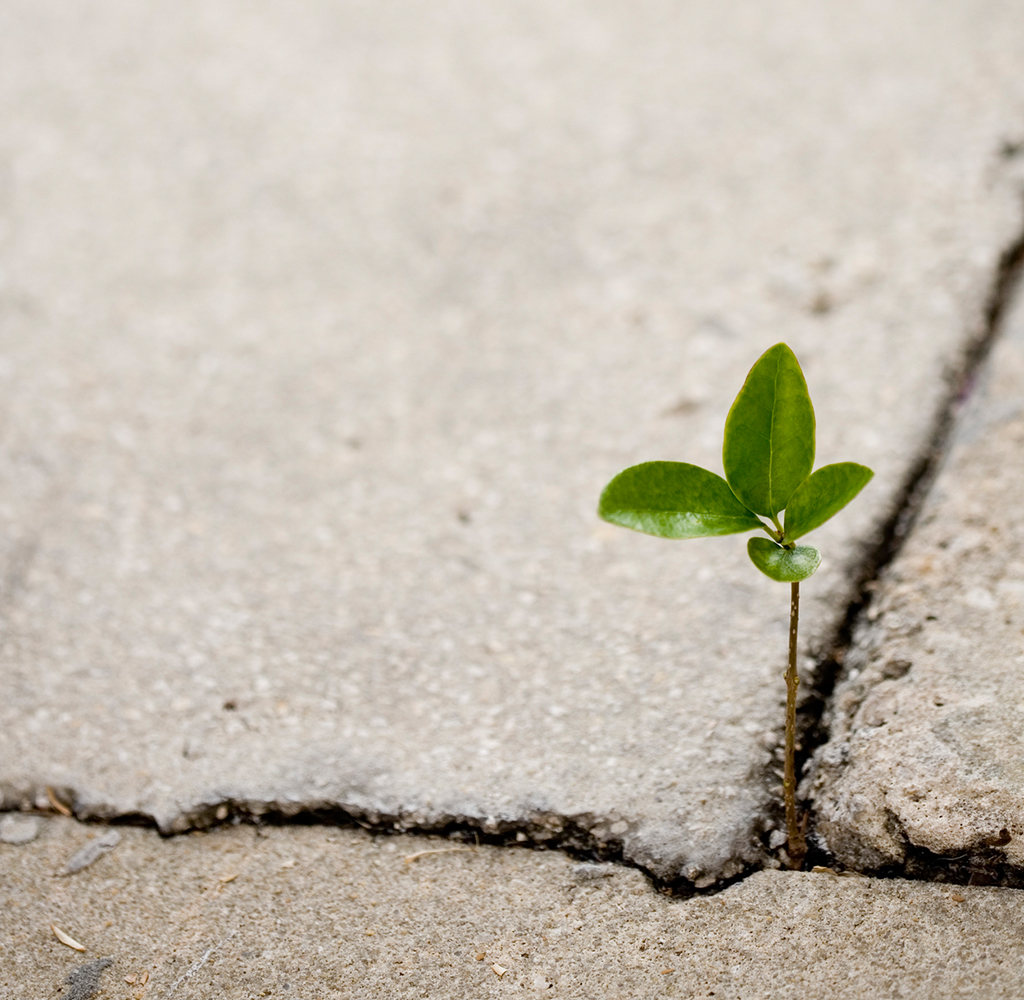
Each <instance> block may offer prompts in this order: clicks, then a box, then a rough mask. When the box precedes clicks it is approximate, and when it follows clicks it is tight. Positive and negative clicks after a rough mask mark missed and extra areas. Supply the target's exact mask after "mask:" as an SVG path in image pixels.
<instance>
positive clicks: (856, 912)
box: [0, 819, 1024, 1000]
mask: <svg viewBox="0 0 1024 1000" xmlns="http://www.w3.org/2000/svg"><path fill="white" fill-rule="evenodd" d="M121 832H122V834H123V840H122V842H121V844H120V845H119V846H118V847H117V849H116V850H115V851H113V852H111V853H110V854H107V855H104V856H103V858H102V859H101V860H99V861H97V862H96V864H95V865H93V866H91V867H90V868H88V869H86V870H84V871H82V872H80V873H79V874H77V875H74V876H70V877H67V878H58V877H54V875H55V873H56V872H58V871H60V870H61V869H62V868H63V866H64V864H65V862H66V860H67V858H68V857H69V856H70V855H71V854H72V853H74V852H75V851H77V850H79V849H80V848H81V846H82V845H83V843H86V842H88V838H89V837H90V836H98V835H99V834H100V833H102V831H101V830H95V829H90V828H88V827H83V826H81V825H79V824H76V823H74V822H73V821H71V820H61V819H56V820H48V821H47V823H46V827H45V829H44V831H43V833H42V834H41V836H40V838H39V839H38V840H37V841H35V842H34V843H32V844H29V845H25V846H23V847H9V846H6V845H0V870H2V871H3V873H4V878H3V883H2V885H3V887H2V889H0V956H2V958H3V961H2V962H0V988H2V989H3V990H4V991H5V994H6V995H10V996H49V995H51V994H52V993H53V990H54V988H55V987H58V986H60V984H61V983H62V982H63V981H64V980H65V977H66V976H67V975H68V974H69V973H71V972H72V971H73V970H75V969H77V968H81V967H83V966H89V963H94V962H96V961H97V959H102V958H109V959H112V962H111V964H110V965H109V966H108V967H107V968H106V969H103V970H100V978H99V983H100V986H101V987H103V992H101V993H100V994H98V995H99V996H121V997H133V998H135V1000H142V998H148V1000H156V998H161V1000H162V998H164V997H168V998H170V997H173V998H175V1000H188V998H192V997H195V998H199V997H209V996H213V995H216V996H219V997H225V998H234V997H238V998H243V997H252V996H282V997H289V996H295V997H303V998H310V1000H319V998H328V997H352V998H357V997H358V998H362V997H367V998H369V997H383V996H388V997H401V998H404V997H425V996H432V997H436V996H443V997H452V998H461V997H466V998H473V1000H480V998H483V997H504V996H508V995H511V994H515V995H517V996H519V995H524V994H525V995H548V996H558V997H573V998H577V997H578V998H584V997H586V998H590V997H615V998H623V1000H626V998H633V997H636V998H647V997H661V996H667V997H671V996H677V997H694V996H715V997H723V998H726V1000H732V998H736V1000H738V998H743V997H750V996H757V997H763V998H765V1000H770V998H775V997H780V998H781V997H789V996H792V995H793V991H794V990H801V989H803V990H806V991H808V992H809V994H811V995H814V996H818V997H828V998H829V1000H840V998H858V1000H867V998H874V997H880V996H899V997H906V998H922V1000H925V998H927V1000H933V998H946V997H950V998H951V997H964V998H966V997H972V998H975V997H977V998H980V1000H995V998H1001V997H1006V998H1011V997H1017V996H1020V992H1021V990H1022V989H1024V943H1022V941H1021V937H1020V935H1019V934H1015V933H1013V930H1012V929H1013V928H1015V927H1017V926H1019V925H1020V922H1021V920H1022V919H1024V893H1021V892H1019V891H1016V890H1013V889H1003V890H999V889H991V888H963V887H957V886H939V885H928V884H923V883H913V882H905V881H900V880H896V879H893V880H882V881H876V880H873V879H868V878H863V877H859V878H838V877H835V876H833V875H829V874H811V873H806V874H793V873H783V872H761V873H758V874H756V875H753V876H751V877H750V878H748V879H746V880H745V881H743V882H742V883H738V884H737V885H734V886H732V887H731V888H729V889H727V890H726V891H724V892H722V893H720V894H718V895H715V896H708V897H696V898H693V899H689V900H679V899H670V898H668V897H666V896H663V895H661V894H659V893H657V892H655V891H654V890H653V889H652V888H651V886H650V884H649V883H648V881H647V880H646V879H645V878H644V877H643V875H642V874H641V873H640V872H638V871H637V870H635V869H630V868H623V867H619V866H616V865H593V864H585V863H583V864H581V863H579V862H575V861H573V860H572V859H571V858H569V857H567V856H566V855H564V854H562V853H560V852H557V851H551V852H537V851H525V850H515V849H502V848H494V847H486V846H481V847H477V848H474V847H467V846H466V845H455V844H452V843H451V842H449V841H444V840H439V839H424V838H415V837H408V836H399V837H381V838H376V839H374V838H371V837H370V836H368V835H367V834H364V833H362V832H361V831H360V832H355V831H352V830H345V829H337V828H334V829H331V828H324V827H286V828H270V829H264V830H263V831H262V832H260V833H257V831H255V830H254V829H253V828H251V827H238V828H219V829H216V830H213V831H211V832H209V833H205V834H191V835H186V836H182V837H176V838H173V839H171V840H169V841H162V840H161V839H160V838H159V837H158V836H157V835H156V834H155V833H154V832H153V831H151V830H141V829H122V830H121ZM53 925H55V926H57V927H59V928H60V929H61V931H62V932H63V933H65V934H67V935H70V936H71V937H72V939H73V940H75V941H76V942H77V943H79V944H81V945H83V946H84V947H85V949H86V950H85V951H84V952H81V953H79V952H76V951H74V950H72V949H71V948H69V947H67V946H66V945H64V944H61V943H60V941H59V940H58V939H57V938H56V936H55V934H54V932H53V930H52V929H51V927H52V926H53Z"/></svg>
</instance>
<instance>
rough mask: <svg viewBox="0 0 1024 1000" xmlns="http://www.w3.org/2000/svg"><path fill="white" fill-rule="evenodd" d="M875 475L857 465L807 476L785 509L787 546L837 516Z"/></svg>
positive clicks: (824, 469) (831, 467)
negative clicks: (834, 515)
mask: <svg viewBox="0 0 1024 1000" xmlns="http://www.w3.org/2000/svg"><path fill="white" fill-rule="evenodd" d="M873 475H874V473H873V472H872V471H871V470H870V469H869V468H867V466H864V465H857V463H856V462H837V463H836V464H835V465H823V466H822V467H821V468H820V469H818V471H817V472H815V473H814V474H813V475H812V476H808V478H807V479H805V480H804V481H803V482H802V483H801V484H800V486H799V487H798V488H797V491H796V492H795V493H794V494H793V496H792V497H791V498H790V501H789V506H788V507H787V508H786V531H785V540H786V541H787V542H791V541H793V540H794V539H795V538H799V537H800V536H801V535H806V534H807V532H808V531H813V530H814V529H815V528H817V527H820V526H821V525H823V524H824V523H825V522H826V521H827V520H828V519H829V518H830V517H832V515H833V514H838V513H839V511H841V510H842V509H843V508H844V507H845V506H846V505H847V504H848V503H849V502H850V501H851V500H852V499H853V498H854V497H855V496H856V495H857V494H858V493H860V491H861V490H862V489H864V487H865V486H867V484H868V483H869V482H870V480H871V477H872V476H873Z"/></svg>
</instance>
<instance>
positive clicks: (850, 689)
mask: <svg viewBox="0 0 1024 1000" xmlns="http://www.w3.org/2000/svg"><path fill="white" fill-rule="evenodd" d="M1022 456H1024V300H1022V299H1021V298H1020V297H1019V296H1018V300H1017V302H1016V305H1015V307H1014V308H1013V310H1012V311H1011V313H1010V315H1009V317H1008V321H1007V324H1006V328H1005V330H1004V332H1003V335H1002V337H1001V338H1000V340H999V341H998V343H997V344H996V346H995V349H994V351H993V353H992V356H991V357H990V359H989V361H988V364H987V365H986V367H985V369H984V371H983V373H982V379H981V383H980V384H979V386H978V387H977V388H976V390H975V393H974V395H973V398H972V400H971V403H970V406H969V408H968V409H967V411H966V412H965V413H964V414H963V416H962V418H961V423H960V428H959V433H958V435H957V439H956V440H955V442H954V444H953V448H952V450H951V452H950V455H949V457H948V460H947V463H946V466H945V468H944V469H943V471H942V473H941V475H940V477H939V479H938V480H937V482H936V484H935V487H934V489H933V490H932V492H931V494H930V496H929V499H928V502H927V504H926V506H925V508H924V509H923V510H922V512H921V514H920V517H919V522H918V524H917V526H916V528H915V530H914V531H913V533H912V535H911V537H910V539H909V541H908V543H907V544H906V546H905V547H904V549H903V551H902V552H901V555H900V557H899V559H898V560H897V561H896V562H895V563H894V564H893V565H892V567H891V568H890V571H889V572H888V573H887V574H886V576H885V578H884V579H883V580H882V581H881V586H880V589H879V591H878V592H877V596H876V599H875V601H874V602H873V604H872V606H871V608H870V609H869V611H868V615H867V619H866V620H865V621H863V623H862V627H861V628H860V630H859V634H858V635H857V637H856V641H855V643H854V646H853V648H852V649H851V650H850V653H849V655H848V659H847V667H848V670H847V676H846V678H845V679H844V681H843V682H842V683H841V684H840V686H839V689H838V691H837V693H836V698H835V700H834V703H833V708H832V714H831V718H830V720H829V725H830V731H831V733H832V739H831V741H830V743H829V744H827V745H826V746H825V747H823V748H822V750H821V751H820V753H819V754H818V758H817V768H816V775H815V777H814V779H813V781H814V785H815V791H814V799H815V805H816V809H817V812H818V817H819V819H818V829H819V832H820V834H821V835H822V836H823V838H824V840H825V841H826V842H827V844H828V847H829V849H830V850H832V851H833V852H835V854H836V855H838V856H839V857H840V858H841V859H842V860H843V861H844V862H845V863H846V864H850V865H855V866H857V867H860V868H864V867H879V866H884V865H894V864H895V865H906V864H910V865H912V866H919V867H920V868H921V869H922V870H926V869H927V868H928V867H931V866H937V867H940V868H944V869H949V868H950V867H952V866H957V867H959V868H960V869H961V870H968V871H969V870H972V869H973V870H975V872H976V877H977V878H979V879H983V878H985V877H986V874H988V876H989V877H997V876H998V877H999V878H1006V877H1011V878H1012V879H1015V880H1016V881H1017V882H1020V881H1021V880H1022V875H1021V868H1022V866H1024V772H1022V769H1021V761H1022V760H1024V744H1022V741H1021V717H1022V712H1024V678H1022V676H1021V663H1022V662H1024V645H1022V636H1024V519H1022V517H1021V502H1020V498H1021V496H1022V495H1024V465H1022V461H1021V459H1022ZM1007 869H1012V871H1010V872H1009V873H1008V872H1007Z"/></svg>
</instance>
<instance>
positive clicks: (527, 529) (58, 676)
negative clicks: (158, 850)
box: [0, 0, 1024, 885]
mask: <svg viewBox="0 0 1024 1000" xmlns="http://www.w3.org/2000/svg"><path fill="white" fill-rule="evenodd" d="M71 6H72V8H73V9H70V10H69V5H68V4H67V3H66V2H64V0H13V2H9V3H7V4H5V8H4V15H3V16H4V24H3V31H0V74H2V80H0V121H2V122H3V129H2V131H0V158H2V161H3V163H5V164H9V165H10V166H9V167H4V168H3V170H4V176H5V177H7V176H9V177H10V179H11V188H10V191H11V193H10V196H9V197H5V198H4V199H3V202H2V205H0V212H2V213H3V219H2V228H3V231H4V233H5V234H7V235H5V237H4V239H5V243H4V247H3V253H4V262H3V282H4V283H3V286H2V290H0V296H2V299H0V389H2V391H0V399H2V400H3V413H2V417H3V424H2V426H3V429H4V431H3V437H2V439H0V558H2V560H3V561H2V571H0V586H2V605H0V607H2V614H3V635H4V638H3V648H2V651H0V652H2V656H3V670H4V682H3V692H4V694H3V698H2V700H0V760H2V761H3V765H2V766H3V770H2V772H0V784H2V785H3V787H4V790H5V795H6V800H7V801H8V802H9V803H10V804H13V805H18V806H20V805H22V804H28V805H33V804H35V803H37V802H39V801H40V796H42V799H41V801H42V802H43V804H44V805H45V802H46V799H45V795H44V794H43V792H44V788H45V786H46V785H51V786H53V787H54V788H60V789H64V790H67V795H66V796H65V795H64V792H61V795H62V796H63V798H62V801H66V802H67V804H69V805H72V806H73V807H74V808H75V809H76V810H77V812H78V813H79V814H80V815H92V816H101V817H103V816H105V817H110V816H113V815H117V814H134V813H141V814H143V815H146V816H150V817H153V818H155V820H156V821H157V822H158V823H159V824H160V826H161V827H162V828H163V829H164V830H177V829H185V828H188V827H189V826H191V825H200V824H203V823H206V822H211V821H213V820H214V819H215V818H216V816H217V813H218V811H219V810H220V809H221V807H222V806H224V804H225V803H226V802H229V801H230V802H232V803H236V804H242V805H245V806H247V807H248V808H250V809H251V810H252V811H256V812H258V811H261V810H279V811H282V812H286V813H290V812H297V811H301V810H302V809H304V808H312V807H333V806H336V807H342V808H346V809H348V810H349V811H351V812H353V813H356V814H358V815H360V816H363V817H368V818H371V819H375V818H376V819H381V820H382V821H386V822H394V823H395V824H396V825H402V824H409V825H420V826H423V825H439V826H440V825H444V824H446V823H448V822H451V821H459V822H463V823H467V824H472V825H475V826H478V827H481V828H483V829H485V830H488V831H495V830H502V829H506V828H510V827H511V828H514V829H520V830H521V831H523V832H524V835H525V836H528V837H529V838H530V839H532V840H534V841H540V842H552V841H554V842H557V841H558V840H559V839H573V838H576V839H579V840H582V841H584V842H587V843H593V844H605V845H607V846H608V848H609V850H612V851H614V850H615V849H616V848H621V849H622V850H623V851H624V852H625V854H626V856H627V857H629V858H631V859H634V860H636V861H637V862H639V863H641V864H643V865H645V866H646V867H648V868H649V869H650V870H652V871H655V872H658V873H660V874H663V875H676V874H682V875H683V876H685V877H686V878H689V879H691V880H692V881H694V882H695V883H696V884H699V885H708V884H711V883H713V882H715V881H716V880H718V879H721V878H724V877H729V876H733V875H735V874H736V873H737V872H739V871H741V870H742V869H743V867H744V865H746V864H749V863H756V862H757V861H758V860H759V859H760V858H761V857H762V855H763V851H764V848H763V841H764V839H765V838H766V837H767V836H769V834H770V832H771V831H770V829H769V827H770V826H771V824H772V822H773V820H774V813H775V810H776V806H777V789H776V787H775V786H776V784H777V778H776V775H775V773H774V770H775V769H776V768H777V766H778V759H777V756H776V750H777V734H778V729H779V726H780V720H781V718H782V715H781V709H780V703H781V700H782V681H781V678H782V672H783V666H784V659H785V648H786V609H787V595H786V591H785V588H783V587H780V586H778V585H774V584H772V583H771V582H770V581H767V580H765V579H764V578H762V577H760V575H759V574H758V573H757V572H756V571H755V570H753V569H752V568H751V566H750V564H749V562H748V560H747V557H746V554H745V549H744V540H743V539H742V538H730V539H725V540H721V541H719V542H717V543H712V542H707V543H700V542H692V543H679V544H675V545H673V544H668V543H664V542H661V541H657V540H654V539H648V538H642V537H639V536H636V535H630V534H628V533H627V532H624V531H620V530H617V529H613V528H610V527H607V526H603V525H601V524H600V523H599V522H598V521H597V519H596V517H595V515H594V506H595V503H596V499H597V496H598V493H599V491H600V489H601V487H602V486H603V485H604V484H605V483H606V482H607V481H608V479H609V478H610V477H611V476H612V475H614V474H615V473H617V472H618V471H620V470H621V469H622V468H624V467H625V466H627V465H629V464H632V463H634V462H638V461H642V460H645V459H652V458H669V459H681V460H686V461H691V462H696V463H698V464H700V465H704V466H709V467H717V463H718V461H719V454H720V451H719V449H720V444H721V432H722V425H723V422H724V417H725V414H726V412H727V409H728V406H729V403H730V402H731V400H732V398H733V396H734V394H735V392H736V390H737V387H738V386H739V385H740V383H741V381H742V379H743V376H744V375H745V373H746V371H747V370H748V368H749V366H750V364H751V363H752V361H753V360H754V359H755V358H756V357H757V356H758V355H759V354H760V353H761V352H762V351H763V350H764V348H765V347H767V346H768V345H769V344H771V343H772V342H774V341H777V340H786V341H788V342H789V343H790V344H791V345H792V347H793V348H794V349H795V350H796V351H797V353H798V355H799V356H800V358H801V360H802V361H803V363H804V366H805V370H806V372H807V376H808V379H809V381H810V384H811V388H812V392H813V393H814V396H815V399H816V401H817V403H818V416H819V427H820V436H819V448H818V451H819V460H820V461H821V462H823V463H824V462H828V461H833V460H839V459H842V460H846V459H852V460H857V461H860V462H864V463H867V464H868V465H870V466H872V467H873V468H875V469H876V471H877V473H878V475H877V477H876V479H875V481H874V483H873V484H872V487H871V490H870V492H869V493H867V494H865V496H864V497H863V499H862V500H859V501H858V503H857V504H856V505H855V506H854V507H851V509H850V510H849V511H847V512H844V513H843V515H842V516H841V517H840V518H837V519H835V521H833V522H831V523H830V525H829V526H828V527H827V529H826V530H823V531H822V532H820V533H819V534H817V535H816V536H815V542H816V543H818V542H820V544H821V547H822V549H823V551H824V552H825V555H826V559H827V563H826V564H825V565H824V566H823V568H822V570H821V571H820V573H819V574H818V576H817V577H815V579H814V581H813V582H812V584H810V585H809V586H808V587H807V588H805V600H804V611H805V616H804V617H805V628H804V635H805V637H806V639H807V641H808V643H809V644H813V643H814V642H817V641H822V640H823V637H826V636H828V634H829V633H830V631H831V629H832V628H833V626H834V625H835V623H836V620H837V616H839V615H841V614H842V609H843V607H844V602H845V600H846V598H847V596H848V591H849V585H848V581H849V577H848V575H847V574H846V569H847V568H848V567H850V566H856V564H857V562H858V558H859V555H860V551H861V549H860V546H861V544H862V542H863V541H864V540H865V539H868V538H870V536H871V534H872V532H873V530H874V528H875V527H876V525H877V524H878V522H879V520H880V519H881V518H882V517H883V516H884V515H885V514H886V513H887V511H888V509H889V507H890V504H891V501H892V498H893V495H894V491H895V489H896V488H897V487H898V485H899V484H900V483H901V482H902V479H903V477H904V474H905V471H906V469H907V468H908V466H909V464H910V463H911V462H912V461H913V460H914V459H915V457H916V456H917V454H918V453H919V451H920V449H921V447H922V446H923V443H924V441H925V440H926V438H927V434H928V432H929V429H930V426H931V420H932V416H933V412H934V408H935V405H936V403H937V401H938V399H939V398H940V397H941V394H942V380H941V373H942V372H943V370H944V368H945V367H946V366H947V365H948V364H950V363H953V362H954V361H955V359H956V357H957V356H958V353H959V351H960V348H961V347H962V345H963V343H964V339H965V337H966V336H967V335H968V334H969V332H970V330H971V329H973V326H974V324H975V323H976V321H977V319H978V317H979V316H980V315H981V312H982V309H983V304H984V298H985V294H986V292H987V289H988V285H989V282H990V278H991V275H992V273H993V272H994V269H995V267H996V263H997V261H998V258H999V254H1000V251H1001V249H1002V248H1003V246H1005V245H1006V244H1007V243H1008V242H1009V241H1010V240H1011V239H1012V238H1013V236H1014V235H1015V230H1016V228H1017V226H1018V215H1019V206H1018V198H1017V192H1016V188H1015V186H1014V183H1013V175H1014V171H1015V170H1016V169H1017V166H1018V165H1019V157H1016V155H1015V153H1014V149H1015V148H1016V147H1015V146H1014V141H1015V140H1016V137H1017V136H1019V134H1020V129H1021V125H1022V120H1021V117H1020V115H1021V112H1020V108H1021V101H1020V89H1021V81H1022V80H1024V52H1022V51H1021V46H1020V32H1019V30H1018V28H1019V18H1020V12H1019V3H1018V2H1017V0H993V2H990V3H986V4H985V5H984V9H983V11H982V12H981V13H979V9H978V5H977V4H976V3H975V2H974V0H949V2H946V3H943V4H939V5H937V4H935V3H933V2H931V0H911V2H909V3H903V4H892V3H890V2H888V0H855V2H849V0H841V2H838V0H837V2H832V3H822V4H815V5H812V6H807V5H801V4H793V3H791V2H789V0H769V2H764V0H751V2H745V3H740V4H738V5H737V4H719V3H714V2H697V3H686V4H678V3H675V2H668V0H655V2H654V3H653V4H651V5H641V6H639V7H638V6H637V5H636V4H635V3H630V2H625V0H614V2H602V3H599V4H594V3H593V2H591V0H569V2H567V3H560V4H557V5H552V4H551V3H550V2H549V0H498V2H494V3H486V4H481V3H478V2H475V0H440V2H434V3H430V4H416V3H407V2H401V0H387V2H384V3H380V2H376V0H373V2H369V0H353V2H346V3H343V4H335V3H318V4H302V5H296V4H295V3H294V2H292V0H260V2H256V3H254V2H252V0H213V2H209V0H157V2H154V3H147V4H144V5H131V4H127V5H126V4H125V3H123V2H119V0H87V2H85V3H84V4H76V5H71ZM5 183H6V182H5ZM105 860H106V859H100V860H99V861H98V862H97V863H96V865H97V866H99V865H102V864H103V863H104V861H105Z"/></svg>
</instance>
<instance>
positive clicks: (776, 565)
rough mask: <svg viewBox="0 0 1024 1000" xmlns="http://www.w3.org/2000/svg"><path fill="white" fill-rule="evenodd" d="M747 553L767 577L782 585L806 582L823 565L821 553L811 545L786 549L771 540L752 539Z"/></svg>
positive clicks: (748, 543) (748, 544)
mask: <svg viewBox="0 0 1024 1000" xmlns="http://www.w3.org/2000/svg"><path fill="white" fill-rule="evenodd" d="M747 553H748V555H749V556H750V559H751V562H753V564H754V565H755V566H756V567H757V568H758V569H759V570H760V571H761V572H762V573H764V575H765V576H770V577H771V578H772V579H773V580H778V581H779V582H780V583H796V582H797V581H798V580H806V579H807V577H809V576H810V575H811V574H812V573H813V572H814V571H815V570H816V569H817V568H818V566H819V565H820V564H821V553H820V552H819V551H818V550H817V549H812V548H811V546H810V545H798V546H797V547H796V548H795V549H784V548H783V547H782V546H781V545H777V544H776V543H775V542H773V541H772V540H771V539H770V538H751V539H750V541H749V542H747Z"/></svg>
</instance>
